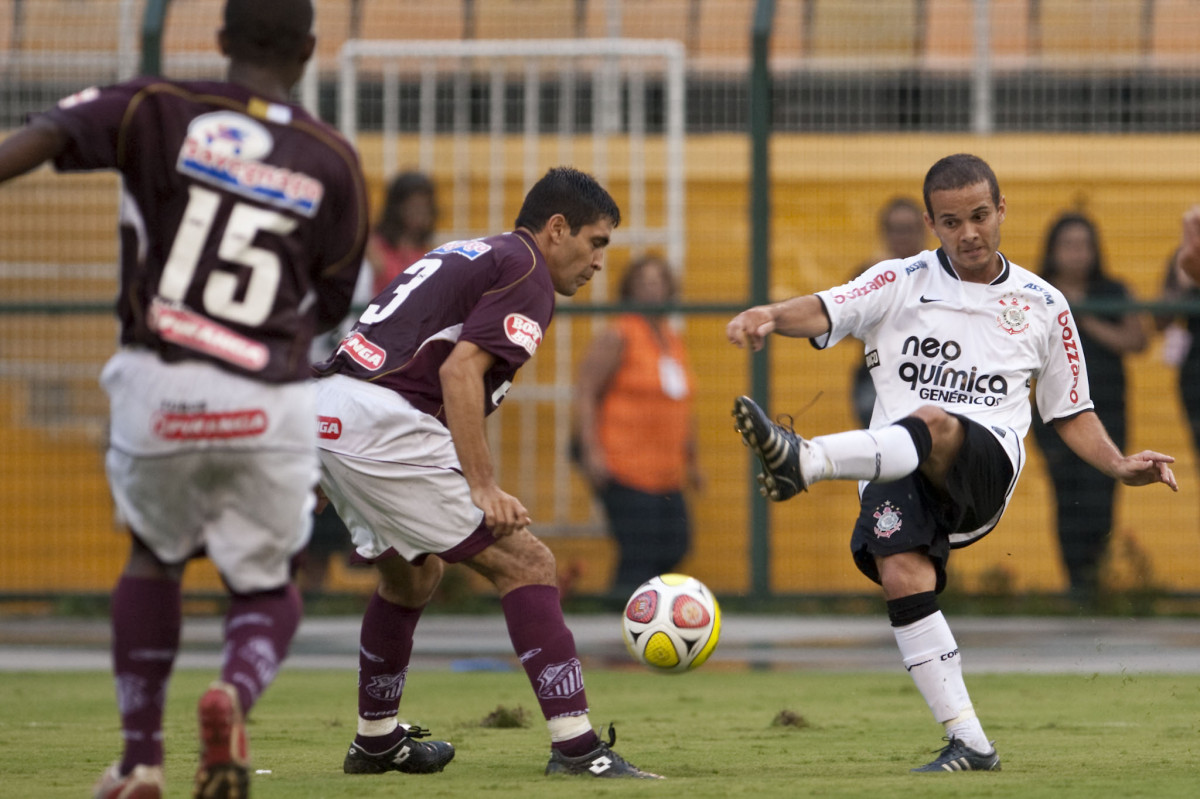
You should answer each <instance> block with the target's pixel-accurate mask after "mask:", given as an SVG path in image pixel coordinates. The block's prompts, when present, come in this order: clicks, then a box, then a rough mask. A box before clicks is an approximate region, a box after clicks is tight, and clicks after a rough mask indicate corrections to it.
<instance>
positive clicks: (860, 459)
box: [733, 397, 932, 502]
mask: <svg viewBox="0 0 1200 799" xmlns="http://www.w3.org/2000/svg"><path fill="white" fill-rule="evenodd" d="M733 417H734V420H735V423H734V428H735V429H736V430H737V431H738V432H739V433H741V434H742V441H743V442H744V443H745V444H746V446H748V447H750V449H751V450H752V451H753V452H754V454H755V456H756V457H757V458H758V460H759V463H760V464H761V465H762V468H763V471H762V473H761V474H759V476H758V481H759V483H760V484H761V485H760V489H759V490H760V491H761V493H762V495H763V496H765V497H768V498H770V499H771V500H773V501H775V502H782V501H783V500H785V499H790V498H792V497H794V496H795V495H796V494H798V493H799V492H801V491H804V490H807V489H808V487H809V486H810V485H812V484H813V483H815V482H817V481H819V480H870V481H873V482H889V481H891V480H896V479H899V478H901V477H904V476H906V475H909V474H912V472H914V471H915V470H916V469H917V468H918V466H920V465H921V463H922V461H923V460H924V459H925V457H926V456H927V455H928V453H929V450H930V447H931V446H932V444H931V438H930V431H929V427H928V425H927V424H926V422H925V421H923V420H921V419H918V418H915V417H905V418H903V419H900V420H899V421H897V422H896V423H895V424H892V425H888V426H887V427H881V428H878V429H875V430H847V431H845V432H842V433H834V434H832V435H825V436H817V437H816V438H812V439H804V438H801V437H800V436H798V435H796V431H795V430H793V429H792V427H791V424H790V423H787V420H786V419H785V423H784V424H777V423H776V422H772V421H771V420H770V418H768V417H767V414H766V412H765V411H763V409H762V408H761V407H759V405H758V404H757V403H756V402H755V401H754V400H752V399H750V398H749V397H738V398H737V399H736V400H734V403H733Z"/></svg>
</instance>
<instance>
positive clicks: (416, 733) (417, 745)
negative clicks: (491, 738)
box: [342, 726, 454, 774]
mask: <svg viewBox="0 0 1200 799" xmlns="http://www.w3.org/2000/svg"><path fill="white" fill-rule="evenodd" d="M427 737H429V730H427V729H425V728H424V727H415V726H414V727H406V728H405V730H404V737H403V738H401V739H400V740H399V741H397V742H396V745H395V746H393V747H391V748H390V749H388V750H387V751H385V752H380V753H379V754H376V755H373V754H371V753H370V752H368V751H366V750H365V749H363V748H362V747H361V746H359V745H358V743H356V742H351V744H350V750H349V751H348V752H346V759H345V760H344V761H342V771H344V772H345V773H347V774H383V773H384V772H385V771H400V772H403V773H405V774H433V773H434V772H438V771H441V770H442V769H444V768H445V767H446V764H447V763H449V762H450V761H451V760H453V759H454V745H453V744H451V743H449V742H447V741H418V740H417V739H418V738H427Z"/></svg>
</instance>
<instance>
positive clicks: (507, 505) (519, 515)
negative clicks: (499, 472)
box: [471, 485, 530, 538]
mask: <svg viewBox="0 0 1200 799" xmlns="http://www.w3.org/2000/svg"><path fill="white" fill-rule="evenodd" d="M471 501H472V502H474V503H475V506H476V507H477V508H479V509H480V510H481V511H483V521H484V524H486V525H487V526H488V527H489V528H491V531H492V535H494V536H496V537H497V538H504V537H505V536H507V535H512V534H513V533H515V532H517V531H518V530H524V529H525V528H526V527H528V526H529V523H530V519H529V511H527V510H526V509H525V506H524V505H522V504H521V500H519V499H517V498H516V497H514V496H513V495H512V494H508V493H505V492H504V491H502V490H501V489H500V487H499V486H497V485H490V486H484V487H481V488H472V489H471Z"/></svg>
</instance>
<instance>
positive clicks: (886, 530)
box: [875, 500, 902, 538]
mask: <svg viewBox="0 0 1200 799" xmlns="http://www.w3.org/2000/svg"><path fill="white" fill-rule="evenodd" d="M901 523H902V522H901V520H900V511H899V510H898V509H896V508H893V507H892V503H891V501H890V500H889V501H887V502H885V503H883V504H882V505H880V506H879V507H878V508H876V509H875V535H877V536H879V537H880V538H891V537H892V533H894V532H896V531H897V530H899V529H900V525H901Z"/></svg>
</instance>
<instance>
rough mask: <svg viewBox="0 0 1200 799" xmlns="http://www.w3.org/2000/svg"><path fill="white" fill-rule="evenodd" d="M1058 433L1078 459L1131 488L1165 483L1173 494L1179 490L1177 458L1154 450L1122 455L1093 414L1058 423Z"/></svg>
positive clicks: (1089, 412)
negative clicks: (1174, 467)
mask: <svg viewBox="0 0 1200 799" xmlns="http://www.w3.org/2000/svg"><path fill="white" fill-rule="evenodd" d="M1054 429H1055V430H1057V431H1058V434H1059V436H1061V437H1062V440H1063V441H1064V442H1066V444H1067V446H1068V447H1070V448H1071V450H1072V451H1073V452H1074V453H1075V454H1076V455H1078V456H1079V457H1080V458H1082V459H1083V460H1085V461H1087V462H1088V463H1089V464H1091V465H1092V466H1094V467H1095V468H1097V469H1099V470H1100V471H1102V472H1104V473H1105V474H1107V475H1108V476H1109V477H1112V478H1113V479H1116V480H1120V481H1121V482H1122V483H1124V484H1125V485H1127V486H1144V485H1150V484H1152V483H1165V484H1166V485H1167V486H1169V487H1170V489H1171V490H1172V491H1178V490H1179V484H1178V483H1177V482H1176V481H1175V473H1174V472H1173V471H1172V470H1171V466H1170V464H1172V463H1174V462H1175V459H1174V458H1173V457H1171V456H1170V455H1164V454H1162V453H1161V452H1154V451H1152V450H1144V451H1142V452H1139V453H1137V454H1136V455H1124V454H1122V453H1121V451H1120V450H1119V449H1117V445H1116V444H1114V443H1113V440H1112V439H1111V438H1110V437H1109V435H1108V431H1106V430H1105V429H1104V424H1103V423H1102V422H1101V421H1100V417H1098V416H1097V415H1096V414H1095V412H1093V411H1084V412H1083V413H1081V414H1079V415H1078V416H1074V417H1072V418H1070V419H1065V420H1060V421H1058V422H1055V423H1054Z"/></svg>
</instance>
